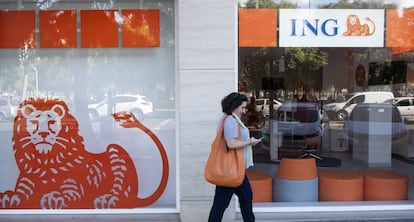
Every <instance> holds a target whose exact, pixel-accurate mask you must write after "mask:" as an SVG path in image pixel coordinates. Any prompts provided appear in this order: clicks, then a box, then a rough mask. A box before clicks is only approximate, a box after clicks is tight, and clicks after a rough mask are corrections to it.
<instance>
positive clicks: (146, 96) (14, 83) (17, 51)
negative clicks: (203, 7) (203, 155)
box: [0, 1, 178, 212]
mask: <svg viewBox="0 0 414 222" xmlns="http://www.w3.org/2000/svg"><path fill="white" fill-rule="evenodd" d="M174 17H175V10H174V1H117V2H113V1H75V2H74V1H1V2H0V21H1V24H2V25H1V27H0V73H1V74H0V97H1V98H0V121H1V122H0V141H1V144H2V151H1V155H0V161H1V164H0V175H2V176H1V179H0V203H1V204H0V208H3V209H4V210H7V209H121V208H122V209H137V208H144V209H145V208H152V209H161V210H160V211H163V210H162V209H169V211H170V212H171V209H176V208H177V199H178V197H177V189H178V188H177V178H176V176H177V174H176V170H177V169H176V162H177V159H176V158H177V151H176V145H175V144H176V127H175V102H174V98H175V84H174V82H175V55H174V51H175V39H174V35H175V34H174V32H175V28H174ZM105 212H107V211H105ZM144 212H145V210H144Z"/></svg>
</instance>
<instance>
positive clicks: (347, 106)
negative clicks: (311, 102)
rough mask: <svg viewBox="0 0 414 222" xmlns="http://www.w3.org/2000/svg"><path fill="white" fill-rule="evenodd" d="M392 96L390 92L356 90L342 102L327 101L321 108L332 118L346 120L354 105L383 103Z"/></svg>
mask: <svg viewBox="0 0 414 222" xmlns="http://www.w3.org/2000/svg"><path fill="white" fill-rule="evenodd" d="M392 98H394V94H393V93H392V92H381V91H378V92H357V93H355V94H352V95H351V96H350V97H349V99H347V100H346V101H344V102H336V103H328V104H325V105H324V106H323V109H324V110H325V111H326V113H327V114H328V115H329V117H330V119H332V120H340V121H342V120H346V119H348V116H349V114H350V113H351V111H352V109H353V108H354V107H355V105H357V104H359V103H383V102H385V101H386V100H388V99H392Z"/></svg>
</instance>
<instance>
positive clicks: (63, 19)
mask: <svg viewBox="0 0 414 222" xmlns="http://www.w3.org/2000/svg"><path fill="white" fill-rule="evenodd" d="M39 20H40V21H39V30H40V48H76V47H77V46H78V45H77V33H76V11H75V10H52V11H40V12H39Z"/></svg>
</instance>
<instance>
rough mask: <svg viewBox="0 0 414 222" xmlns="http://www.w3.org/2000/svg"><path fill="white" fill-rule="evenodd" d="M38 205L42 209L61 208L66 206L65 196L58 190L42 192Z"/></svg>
mask: <svg viewBox="0 0 414 222" xmlns="http://www.w3.org/2000/svg"><path fill="white" fill-rule="evenodd" d="M40 207H41V208H42V209H63V208H65V207H67V205H66V203H65V198H64V197H63V195H62V194H61V193H60V192H58V191H52V192H50V193H47V194H44V195H43V196H42V199H41V200H40Z"/></svg>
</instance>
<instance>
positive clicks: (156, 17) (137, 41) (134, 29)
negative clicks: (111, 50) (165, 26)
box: [122, 9, 160, 47]
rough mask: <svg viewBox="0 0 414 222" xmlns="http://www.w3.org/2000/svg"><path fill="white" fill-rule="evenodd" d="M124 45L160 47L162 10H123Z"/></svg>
mask: <svg viewBox="0 0 414 222" xmlns="http://www.w3.org/2000/svg"><path fill="white" fill-rule="evenodd" d="M122 16H123V19H124V20H123V23H122V46H123V47H160V11H159V10H157V9H152V10H122Z"/></svg>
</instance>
